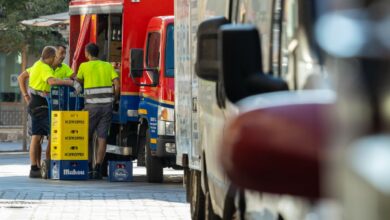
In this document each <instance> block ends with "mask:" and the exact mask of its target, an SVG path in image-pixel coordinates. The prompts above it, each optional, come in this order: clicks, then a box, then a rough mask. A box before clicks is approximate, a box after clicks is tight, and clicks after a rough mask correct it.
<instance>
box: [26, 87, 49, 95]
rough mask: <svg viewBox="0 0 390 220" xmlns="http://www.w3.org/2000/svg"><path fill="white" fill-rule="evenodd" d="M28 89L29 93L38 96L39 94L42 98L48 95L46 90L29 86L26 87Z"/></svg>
mask: <svg viewBox="0 0 390 220" xmlns="http://www.w3.org/2000/svg"><path fill="white" fill-rule="evenodd" d="M28 91H29V93H30V94H33V95H39V96H41V97H43V98H46V97H47V96H48V95H49V93H47V92H43V91H38V90H35V89H33V88H31V87H29V88H28Z"/></svg>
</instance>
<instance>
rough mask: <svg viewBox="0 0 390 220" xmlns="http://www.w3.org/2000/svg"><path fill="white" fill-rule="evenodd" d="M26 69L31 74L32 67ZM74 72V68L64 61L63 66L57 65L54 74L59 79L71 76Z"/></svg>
mask: <svg viewBox="0 0 390 220" xmlns="http://www.w3.org/2000/svg"><path fill="white" fill-rule="evenodd" d="M26 71H27V72H28V73H29V74H30V71H31V67H30V68H27V69H26ZM72 74H73V70H72V69H71V68H70V67H69V66H68V65H67V64H65V63H62V64H61V66H59V67H57V68H56V69H55V70H54V74H53V75H54V76H55V77H56V78H59V79H66V78H70V77H71V76H72Z"/></svg>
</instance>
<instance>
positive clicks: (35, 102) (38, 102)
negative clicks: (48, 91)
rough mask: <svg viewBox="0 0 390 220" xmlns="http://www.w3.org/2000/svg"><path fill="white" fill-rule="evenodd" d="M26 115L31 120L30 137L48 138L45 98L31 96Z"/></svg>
mask: <svg viewBox="0 0 390 220" xmlns="http://www.w3.org/2000/svg"><path fill="white" fill-rule="evenodd" d="M28 113H29V116H30V118H29V119H31V120H30V122H31V130H30V129H29V134H30V135H40V136H49V133H50V118H49V109H48V106H47V101H46V98H43V97H40V96H38V95H32V97H31V101H30V103H29V105H28Z"/></svg>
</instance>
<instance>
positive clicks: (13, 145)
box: [0, 141, 23, 153]
mask: <svg viewBox="0 0 390 220" xmlns="http://www.w3.org/2000/svg"><path fill="white" fill-rule="evenodd" d="M22 150H23V142H22V141H17V142H0V153H2V152H17V151H22Z"/></svg>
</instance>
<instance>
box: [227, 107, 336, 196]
mask: <svg viewBox="0 0 390 220" xmlns="http://www.w3.org/2000/svg"><path fill="white" fill-rule="evenodd" d="M330 107H331V105H330V104H326V103H312V104H310V103H307V104H303V103H300V104H288V105H273V106H269V107H264V108H259V109H255V110H251V111H249V112H246V113H243V114H241V115H239V116H238V117H237V118H236V119H235V120H233V121H232V122H231V123H230V125H229V126H228V128H227V129H226V132H225V134H224V138H223V141H222V145H221V148H220V149H221V151H223V154H222V153H221V161H222V164H223V167H224V169H225V171H226V172H227V175H228V176H229V178H230V179H231V180H232V182H233V184H235V185H237V186H239V187H241V188H247V189H253V190H258V191H261V192H269V193H277V194H291V195H297V196H304V197H309V198H317V197H319V196H320V194H321V182H322V181H321V169H322V168H323V162H324V156H325V155H324V151H325V147H326V145H327V144H328V138H329V129H328V128H329V121H328V119H327V118H328V116H329V115H328V112H329V110H330Z"/></svg>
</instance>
